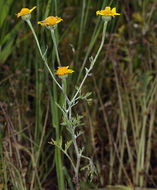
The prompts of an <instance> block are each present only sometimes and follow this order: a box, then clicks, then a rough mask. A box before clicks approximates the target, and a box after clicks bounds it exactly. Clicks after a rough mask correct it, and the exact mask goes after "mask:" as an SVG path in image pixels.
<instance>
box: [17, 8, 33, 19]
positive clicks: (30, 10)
mask: <svg viewBox="0 0 157 190" xmlns="http://www.w3.org/2000/svg"><path fill="white" fill-rule="evenodd" d="M34 9H36V6H35V7H33V8H32V9H28V8H22V9H21V11H20V12H19V13H17V14H16V15H17V18H19V17H20V16H25V15H28V14H30V13H31V12H32V11H33V10H34Z"/></svg>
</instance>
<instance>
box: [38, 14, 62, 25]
mask: <svg viewBox="0 0 157 190" xmlns="http://www.w3.org/2000/svg"><path fill="white" fill-rule="evenodd" d="M61 21H63V19H61V18H60V17H57V16H55V17H54V16H49V17H47V18H46V19H45V20H43V21H39V22H38V24H41V26H47V27H50V28H54V27H55V25H56V24H57V23H59V22H61Z"/></svg>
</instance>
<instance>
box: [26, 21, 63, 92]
mask: <svg viewBox="0 0 157 190" xmlns="http://www.w3.org/2000/svg"><path fill="white" fill-rule="evenodd" d="M26 22H27V23H28V25H29V27H30V29H31V31H32V33H33V35H34V38H35V41H36V43H37V46H38V49H39V53H40V55H41V58H42V60H43V61H44V64H45V66H46V67H47V69H48V71H49V73H50V75H51V77H52V78H53V80H54V81H55V83H56V84H57V86H58V87H59V88H60V89H61V90H63V89H62V87H61V86H60V84H59V83H58V82H57V80H56V79H55V76H54V74H53V73H52V71H51V69H50V67H49V66H48V63H47V61H46V59H45V56H44V55H43V53H42V51H41V47H40V44H39V41H38V38H37V36H36V33H35V31H34V28H33V27H32V24H31V22H30V20H27V21H26Z"/></svg>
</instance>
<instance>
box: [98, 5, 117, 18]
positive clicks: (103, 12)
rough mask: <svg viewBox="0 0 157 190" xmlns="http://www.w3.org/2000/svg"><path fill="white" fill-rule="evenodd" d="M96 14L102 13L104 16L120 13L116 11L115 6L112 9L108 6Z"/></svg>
mask: <svg viewBox="0 0 157 190" xmlns="http://www.w3.org/2000/svg"><path fill="white" fill-rule="evenodd" d="M96 15H102V16H113V17H114V16H116V15H120V14H119V13H116V8H113V9H112V10H111V7H106V8H105V10H100V11H97V12H96Z"/></svg>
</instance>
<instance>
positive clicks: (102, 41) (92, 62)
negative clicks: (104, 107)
mask: <svg viewBox="0 0 157 190" xmlns="http://www.w3.org/2000/svg"><path fill="white" fill-rule="evenodd" d="M107 23H108V22H107V21H105V22H104V27H103V34H102V40H101V44H100V47H99V49H98V51H97V53H96V55H95V58H94V59H93V60H92V61H91V66H90V68H89V69H87V70H86V75H85V76H84V78H83V80H82V82H81V84H80V86H79V88H78V90H77V92H76V93H75V95H74V97H73V98H72V100H71V103H73V102H74V101H75V98H76V97H77V95H78V93H79V92H80V90H81V88H82V86H83V84H84V82H85V80H86V78H87V76H88V74H89V72H90V71H91V70H92V68H93V66H94V64H95V62H96V60H97V58H98V55H99V54H100V51H101V49H102V47H103V44H104V40H105V34H106V28H107Z"/></svg>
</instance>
